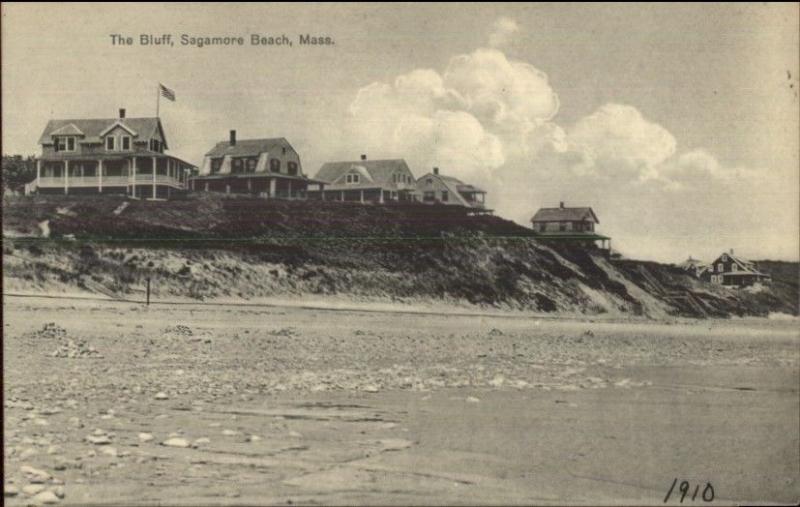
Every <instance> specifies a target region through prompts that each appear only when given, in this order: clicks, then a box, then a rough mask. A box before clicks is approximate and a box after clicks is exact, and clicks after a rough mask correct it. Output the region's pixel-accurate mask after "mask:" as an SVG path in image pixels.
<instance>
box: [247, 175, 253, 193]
mask: <svg viewBox="0 0 800 507" xmlns="http://www.w3.org/2000/svg"><path fill="white" fill-rule="evenodd" d="M247 191H248V192H252V191H253V180H251V179H250V178H247Z"/></svg>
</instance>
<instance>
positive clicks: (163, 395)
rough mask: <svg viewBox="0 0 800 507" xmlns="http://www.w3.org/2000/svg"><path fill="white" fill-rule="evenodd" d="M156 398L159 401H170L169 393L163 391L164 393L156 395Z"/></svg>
mask: <svg viewBox="0 0 800 507" xmlns="http://www.w3.org/2000/svg"><path fill="white" fill-rule="evenodd" d="M155 398H156V399H157V400H168V399H169V396H167V393H165V392H163V391H162V392H159V393H156V396H155Z"/></svg>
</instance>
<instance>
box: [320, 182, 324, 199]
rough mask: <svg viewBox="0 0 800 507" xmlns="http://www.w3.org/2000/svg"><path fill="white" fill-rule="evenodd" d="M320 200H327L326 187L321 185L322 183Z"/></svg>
mask: <svg viewBox="0 0 800 507" xmlns="http://www.w3.org/2000/svg"><path fill="white" fill-rule="evenodd" d="M319 198H320V200H322V201H324V200H325V185H323V184H321V183H320V185H319Z"/></svg>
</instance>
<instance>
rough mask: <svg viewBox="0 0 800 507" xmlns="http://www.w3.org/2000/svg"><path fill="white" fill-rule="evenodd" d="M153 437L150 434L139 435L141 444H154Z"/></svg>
mask: <svg viewBox="0 0 800 507" xmlns="http://www.w3.org/2000/svg"><path fill="white" fill-rule="evenodd" d="M152 440H153V435H151V434H150V433H139V441H140V442H152Z"/></svg>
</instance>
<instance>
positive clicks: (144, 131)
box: [28, 109, 196, 199]
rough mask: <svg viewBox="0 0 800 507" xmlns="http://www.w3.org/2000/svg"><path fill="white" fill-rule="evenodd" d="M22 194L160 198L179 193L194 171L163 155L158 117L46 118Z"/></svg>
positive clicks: (121, 112) (122, 111)
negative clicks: (30, 176)
mask: <svg viewBox="0 0 800 507" xmlns="http://www.w3.org/2000/svg"><path fill="white" fill-rule="evenodd" d="M39 144H41V145H42V156H41V157H40V158H39V159H38V160H37V162H36V180H35V181H34V182H31V184H30V185H29V188H28V190H29V191H30V192H36V193H40V194H65V195H66V194H82V195H85V194H106V193H116V194H125V195H128V196H131V197H136V198H145V199H165V198H169V197H170V196H172V195H173V194H174V193H176V192H181V193H182V192H183V191H184V190H185V183H186V181H187V179H188V177H189V175H190V174H191V172H192V171H193V170H194V169H196V167H195V166H194V165H192V164H190V163H189V162H185V161H183V160H181V159H179V158H177V157H173V156H171V155H167V154H166V153H164V152H165V151H166V150H167V149H168V143H167V138H166V136H165V134H164V128H163V126H162V125H161V120H160V119H159V118H127V117H126V116H125V109H120V110H119V116H118V117H117V118H107V119H83V120H50V121H49V122H48V123H47V126H46V127H45V129H44V132H42V135H41V137H40V138H39Z"/></svg>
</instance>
